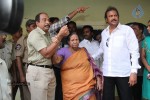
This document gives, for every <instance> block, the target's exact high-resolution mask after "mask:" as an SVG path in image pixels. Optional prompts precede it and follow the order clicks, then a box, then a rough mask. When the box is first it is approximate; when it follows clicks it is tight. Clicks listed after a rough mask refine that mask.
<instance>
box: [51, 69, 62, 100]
mask: <svg viewBox="0 0 150 100" xmlns="http://www.w3.org/2000/svg"><path fill="white" fill-rule="evenodd" d="M53 68H54V72H55V77H56V90H55V100H63V94H62V82H61V75H60V71H61V70H60V68H57V67H53Z"/></svg>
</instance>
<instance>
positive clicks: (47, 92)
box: [26, 65, 56, 100]
mask: <svg viewBox="0 0 150 100" xmlns="http://www.w3.org/2000/svg"><path fill="white" fill-rule="evenodd" d="M26 80H27V82H28V83H29V84H30V85H28V86H29V90H30V93H31V100H54V99H55V87H56V78H55V75H54V71H53V69H50V68H43V67H38V66H33V65H29V66H28V69H27V73H26Z"/></svg>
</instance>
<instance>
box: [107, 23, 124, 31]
mask: <svg viewBox="0 0 150 100" xmlns="http://www.w3.org/2000/svg"><path fill="white" fill-rule="evenodd" d="M109 27H110V25H109V26H107V28H106V31H109ZM120 28H121V24H120V23H118V26H117V27H116V28H115V30H116V29H120Z"/></svg>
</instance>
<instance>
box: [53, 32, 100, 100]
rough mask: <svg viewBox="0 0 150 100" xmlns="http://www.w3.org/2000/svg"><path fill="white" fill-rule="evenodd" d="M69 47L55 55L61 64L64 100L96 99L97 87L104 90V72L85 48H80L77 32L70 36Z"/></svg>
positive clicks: (55, 62)
mask: <svg viewBox="0 0 150 100" xmlns="http://www.w3.org/2000/svg"><path fill="white" fill-rule="evenodd" d="M68 45H69V46H68V47H64V48H61V49H59V50H58V51H57V53H55V55H54V56H53V63H54V64H60V67H61V79H62V91H63V100H96V96H95V88H97V90H99V91H100V90H102V73H101V72H100V70H99V68H98V67H97V66H96V65H95V63H94V60H93V58H91V57H90V55H89V53H88V52H87V50H86V49H85V48H79V47H78V46H79V37H78V35H77V34H76V33H71V34H69V36H68Z"/></svg>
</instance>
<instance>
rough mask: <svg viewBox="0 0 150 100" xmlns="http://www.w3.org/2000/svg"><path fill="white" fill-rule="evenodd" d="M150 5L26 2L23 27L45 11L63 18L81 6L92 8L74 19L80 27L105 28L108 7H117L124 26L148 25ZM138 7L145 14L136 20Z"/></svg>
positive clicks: (143, 1) (98, 0)
mask: <svg viewBox="0 0 150 100" xmlns="http://www.w3.org/2000/svg"><path fill="white" fill-rule="evenodd" d="M149 4H150V0H24V18H23V21H22V27H23V28H24V27H25V22H26V21H27V19H30V18H31V19H34V17H35V15H36V14H37V13H39V12H42V11H44V12H47V13H48V14H49V16H50V17H54V16H55V17H59V18H62V17H64V16H65V15H67V14H68V13H69V12H71V11H73V10H75V9H76V8H77V7H80V6H88V7H90V8H89V9H88V10H87V11H86V12H85V13H84V14H78V15H77V16H75V17H74V18H73V19H72V20H73V21H75V22H76V23H77V25H78V26H82V25H85V24H90V25H92V26H93V27H94V28H95V29H103V28H105V27H106V23H105V19H104V12H105V10H106V8H107V7H108V6H115V7H116V8H117V9H118V11H119V14H120V22H121V23H122V24H126V23H129V22H135V21H136V22H140V23H143V24H147V21H148V20H149V19H150V15H149V14H150V13H149V10H150V6H149ZM138 6H140V7H141V8H142V11H141V12H140V13H143V16H141V17H140V18H134V17H133V16H132V11H133V10H134V9H135V8H136V7H138ZM24 31H25V28H24Z"/></svg>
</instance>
